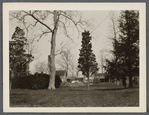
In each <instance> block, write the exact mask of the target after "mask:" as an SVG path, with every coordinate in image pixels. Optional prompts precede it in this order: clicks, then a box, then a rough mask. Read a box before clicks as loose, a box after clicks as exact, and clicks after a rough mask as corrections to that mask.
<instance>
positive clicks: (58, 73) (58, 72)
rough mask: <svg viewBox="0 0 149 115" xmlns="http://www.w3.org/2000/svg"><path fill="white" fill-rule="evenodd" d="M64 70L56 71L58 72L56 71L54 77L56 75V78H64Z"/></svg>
mask: <svg viewBox="0 0 149 115" xmlns="http://www.w3.org/2000/svg"><path fill="white" fill-rule="evenodd" d="M65 72H66V71H65V70H58V71H56V73H55V74H56V75H58V76H64V74H65Z"/></svg>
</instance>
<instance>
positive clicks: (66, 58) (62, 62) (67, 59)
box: [57, 49, 74, 77]
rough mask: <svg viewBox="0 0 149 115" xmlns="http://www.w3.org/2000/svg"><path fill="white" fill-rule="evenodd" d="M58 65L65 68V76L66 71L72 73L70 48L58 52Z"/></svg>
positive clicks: (72, 65) (72, 64)
mask: <svg viewBox="0 0 149 115" xmlns="http://www.w3.org/2000/svg"><path fill="white" fill-rule="evenodd" d="M57 63H58V65H59V66H60V67H61V68H63V69H64V70H66V77H67V76H68V73H71V74H72V75H73V74H74V63H73V55H72V54H71V52H70V50H68V49H67V50H65V51H63V52H62V53H61V54H60V58H59V59H58V60H57Z"/></svg>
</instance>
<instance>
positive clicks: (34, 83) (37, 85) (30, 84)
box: [12, 73, 61, 89]
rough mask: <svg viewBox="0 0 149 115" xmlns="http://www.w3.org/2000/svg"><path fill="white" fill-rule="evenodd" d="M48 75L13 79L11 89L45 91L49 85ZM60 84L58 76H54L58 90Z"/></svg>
mask: <svg viewBox="0 0 149 115" xmlns="http://www.w3.org/2000/svg"><path fill="white" fill-rule="evenodd" d="M49 78H50V77H49V75H46V74H37V73H36V74H35V75H29V76H26V77H20V78H15V79H13V81H12V82H13V84H12V88H13V89H16V88H20V89H47V88H48V85H49ZM60 84H61V79H60V77H59V76H58V75H56V76H55V87H56V88H58V87H59V86H60Z"/></svg>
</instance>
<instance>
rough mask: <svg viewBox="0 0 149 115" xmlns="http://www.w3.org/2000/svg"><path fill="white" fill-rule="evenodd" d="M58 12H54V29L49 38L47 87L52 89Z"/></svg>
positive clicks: (53, 85)
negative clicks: (49, 51)
mask: <svg viewBox="0 0 149 115" xmlns="http://www.w3.org/2000/svg"><path fill="white" fill-rule="evenodd" d="M57 22H58V13H57V12H56V11H55V12H54V29H53V32H52V38H51V54H50V56H51V60H50V62H49V63H50V73H49V74H50V79H49V80H50V81H49V87H48V89H50V90H54V89H55V47H56V43H55V41H56V33H57V29H58V23H57Z"/></svg>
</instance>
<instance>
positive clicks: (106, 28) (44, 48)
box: [9, 11, 120, 72]
mask: <svg viewBox="0 0 149 115" xmlns="http://www.w3.org/2000/svg"><path fill="white" fill-rule="evenodd" d="M110 12H111V11H81V12H80V13H81V14H82V18H83V19H85V20H89V21H90V22H91V26H90V27H88V28H87V30H89V32H90V33H91V36H92V40H91V42H92V50H93V52H94V54H95V55H96V61H97V62H98V63H100V58H99V57H100V51H101V50H103V49H108V50H110V49H111V40H110V38H111V36H112V34H111V30H110V25H111V20H110V15H109V13H110ZM114 12H115V16H116V17H117V18H118V17H119V15H120V11H114ZM28 21H32V19H28ZM16 26H19V27H21V28H23V27H22V26H21V25H20V24H19V23H18V22H17V20H15V19H14V20H10V28H9V30H10V31H9V36H10V38H11V36H12V34H13V33H14V31H15V27H16ZM40 29H42V27H41V28H40ZM40 29H39V28H37V31H36V32H34V33H38V31H40ZM69 29H70V30H71V28H69ZM69 29H68V34H69V35H70V36H71V38H72V39H73V40H71V39H70V38H67V37H66V36H65V35H64V34H63V32H61V31H59V32H58V34H57V38H56V49H57V50H59V49H60V48H61V47H62V46H63V45H64V44H66V45H67V47H68V48H69V49H70V51H71V54H72V55H73V57H74V65H76V66H77V63H78V58H79V49H81V40H82V36H81V35H79V37H78V32H77V31H76V29H74V31H73V33H72V31H71V32H70V33H69ZM30 33H32V32H30ZM32 37H33V36H32V35H31V34H28V37H27V38H30V39H32ZM50 38H51V34H48V35H47V36H43V37H42V38H41V39H40V40H39V41H38V42H37V40H38V38H37V39H36V40H35V42H34V45H35V46H36V47H37V49H36V51H37V52H35V53H33V55H34V57H35V59H34V61H33V62H31V64H30V71H31V72H35V69H34V65H35V64H36V63H38V62H47V61H48V55H49V54H50V47H51V45H50ZM60 44H61V45H60ZM107 56H109V57H110V55H107ZM58 58H59V55H58V56H56V59H58ZM56 68H57V69H58V68H60V67H59V65H58V64H56ZM99 72H101V69H100V71H99Z"/></svg>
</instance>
